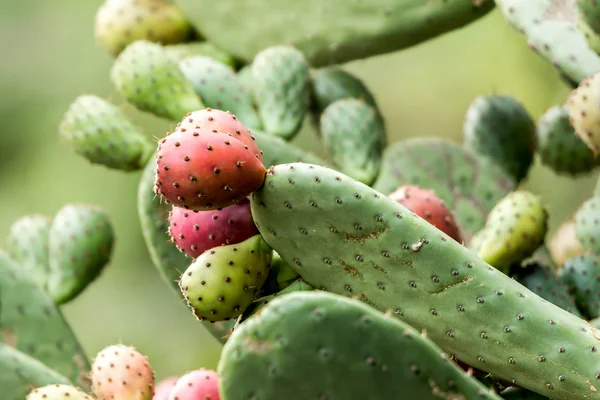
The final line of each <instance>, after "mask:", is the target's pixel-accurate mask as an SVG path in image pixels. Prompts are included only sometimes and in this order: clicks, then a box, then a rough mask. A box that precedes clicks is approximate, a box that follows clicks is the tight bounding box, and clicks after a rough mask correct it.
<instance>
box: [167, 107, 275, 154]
mask: <svg viewBox="0 0 600 400" xmlns="http://www.w3.org/2000/svg"><path fill="white" fill-rule="evenodd" d="M198 129H208V130H211V131H217V132H222V133H229V134H231V136H233V137H234V138H235V139H237V140H239V141H240V142H242V143H244V144H245V145H246V146H248V148H249V150H250V151H251V152H252V154H255V155H257V156H258V158H259V160H260V161H262V160H263V159H262V152H261V151H260V149H259V148H258V145H257V144H256V142H255V141H254V137H253V136H252V134H251V133H250V131H249V130H248V128H246V127H245V126H244V124H242V123H241V122H240V121H239V120H238V119H237V117H236V116H235V115H233V114H231V113H230V112H225V111H221V110H215V109H214V108H203V109H202V110H198V111H194V112H191V113H189V114H188V115H186V116H185V117H184V118H183V119H182V120H181V122H180V123H179V124H177V127H176V130H179V131H183V132H188V131H194V130H198Z"/></svg>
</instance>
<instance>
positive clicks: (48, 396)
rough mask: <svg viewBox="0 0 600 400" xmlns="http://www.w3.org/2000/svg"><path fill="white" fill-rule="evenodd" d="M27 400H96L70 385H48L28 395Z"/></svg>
mask: <svg viewBox="0 0 600 400" xmlns="http://www.w3.org/2000/svg"><path fill="white" fill-rule="evenodd" d="M26 400H94V399H93V398H92V397H91V396H90V395H88V394H87V393H85V392H84V391H83V390H81V389H80V388H77V387H73V386H70V385H58V384H52V385H46V386H44V387H41V388H38V389H34V390H32V391H31V393H29V394H28V395H27V398H26Z"/></svg>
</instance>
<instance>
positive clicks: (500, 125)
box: [464, 95, 536, 182]
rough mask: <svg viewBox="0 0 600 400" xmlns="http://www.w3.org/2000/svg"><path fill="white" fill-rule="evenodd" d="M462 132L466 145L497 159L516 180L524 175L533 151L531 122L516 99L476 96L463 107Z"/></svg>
mask: <svg viewBox="0 0 600 400" xmlns="http://www.w3.org/2000/svg"><path fill="white" fill-rule="evenodd" d="M464 136H465V137H464V139H465V146H466V147H467V148H470V149H472V150H473V151H475V152H477V153H479V154H481V155H483V156H485V157H488V158H489V159H490V160H492V161H493V162H495V163H497V164H498V165H499V166H500V167H502V169H504V170H505V171H506V172H507V173H508V174H509V175H510V176H512V177H513V178H514V179H515V180H516V181H517V182H519V181H521V180H523V179H524V178H525V177H526V176H527V174H528V172H529V169H530V167H531V164H532V163H533V157H534V154H535V147H536V135H535V122H534V121H533V119H531V116H530V115H529V114H528V113H527V110H526V109H525V107H523V105H522V104H521V103H519V102H518V101H517V100H515V99H513V98H512V97H509V96H500V95H493V96H479V97H477V98H476V99H475V100H474V101H473V102H472V103H471V105H470V106H469V109H468V110H467V115H466V118H465V124H464Z"/></svg>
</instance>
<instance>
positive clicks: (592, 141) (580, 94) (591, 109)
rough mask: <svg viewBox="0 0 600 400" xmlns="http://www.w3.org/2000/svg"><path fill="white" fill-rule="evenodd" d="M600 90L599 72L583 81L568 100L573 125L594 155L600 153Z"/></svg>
mask: <svg viewBox="0 0 600 400" xmlns="http://www.w3.org/2000/svg"><path fill="white" fill-rule="evenodd" d="M599 69H600V68H599ZM599 88H600V72H597V73H594V74H593V75H590V76H588V77H586V78H585V79H583V80H582V81H581V83H580V84H579V86H578V87H577V88H576V89H574V90H573V91H572V92H571V94H570V95H569V98H568V100H567V104H568V106H569V120H570V121H571V125H572V126H573V128H574V129H575V133H576V134H577V136H579V138H580V139H581V140H582V141H583V142H584V143H585V144H586V145H587V146H588V147H589V148H590V149H591V150H592V152H593V153H594V155H598V153H599V152H600V113H599V112H598V107H599V106H600V95H598V93H597V92H598V89H599Z"/></svg>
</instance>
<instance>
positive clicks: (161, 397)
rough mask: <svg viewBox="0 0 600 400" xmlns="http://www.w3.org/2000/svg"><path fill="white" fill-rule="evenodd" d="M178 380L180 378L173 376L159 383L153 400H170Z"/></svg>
mask: <svg viewBox="0 0 600 400" xmlns="http://www.w3.org/2000/svg"><path fill="white" fill-rule="evenodd" d="M178 380H179V377H178V376H171V377H169V378H165V379H163V380H162V381H160V382H159V383H157V384H156V389H155V390H154V397H153V398H152V400H169V394H170V393H171V390H172V389H173V388H174V387H175V384H176V383H177V381H178Z"/></svg>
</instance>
